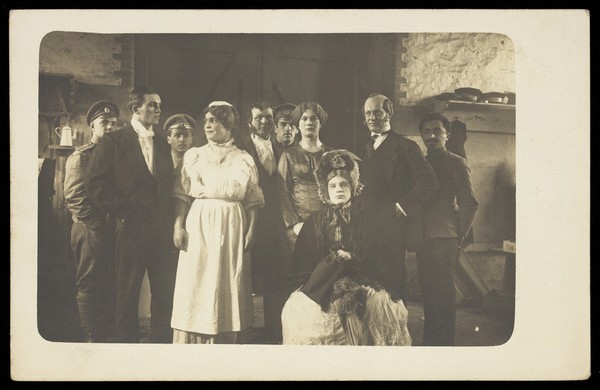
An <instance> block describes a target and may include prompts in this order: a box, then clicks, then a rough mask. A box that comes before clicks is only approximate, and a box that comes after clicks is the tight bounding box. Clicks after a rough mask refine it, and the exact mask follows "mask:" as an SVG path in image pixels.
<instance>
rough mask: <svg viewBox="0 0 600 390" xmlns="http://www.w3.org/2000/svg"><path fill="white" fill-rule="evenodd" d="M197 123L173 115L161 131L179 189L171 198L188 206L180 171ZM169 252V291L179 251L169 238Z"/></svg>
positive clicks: (171, 288)
mask: <svg viewBox="0 0 600 390" xmlns="http://www.w3.org/2000/svg"><path fill="white" fill-rule="evenodd" d="M196 126H197V123H196V121H195V120H194V118H192V117H191V116H189V115H187V114H175V115H172V116H170V117H168V118H167V120H166V121H165V124H164V125H163V129H164V130H165V133H166V134H167V143H168V144H169V145H171V158H172V159H173V176H174V177H175V184H174V187H177V188H179V190H176V191H174V192H173V197H176V198H179V199H181V200H183V201H184V202H186V203H188V204H190V203H191V199H192V198H191V197H185V196H184V195H180V194H183V193H184V192H185V191H184V190H183V187H182V185H183V184H182V182H181V169H182V168H183V156H184V155H185V152H187V151H188V150H189V149H190V148H191V147H192V141H193V133H194V130H195V129H196ZM171 226H175V215H173V219H172V221H171ZM170 241H171V242H170V244H171V251H170V256H171V257H172V260H171V264H175V265H174V266H173V267H169V268H167V269H165V271H167V270H169V271H172V272H171V273H170V274H169V275H168V277H169V283H170V284H172V285H171V286H170V290H171V291H174V289H175V278H176V272H177V266H176V264H177V262H178V261H179V249H178V248H177V247H176V246H175V243H174V240H173V239H172V238H170Z"/></svg>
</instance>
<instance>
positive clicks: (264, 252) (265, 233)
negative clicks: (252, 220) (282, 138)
mask: <svg viewBox="0 0 600 390" xmlns="http://www.w3.org/2000/svg"><path fill="white" fill-rule="evenodd" d="M238 146H239V148H240V149H242V150H245V151H246V152H248V154H250V156H252V158H253V159H254V162H255V163H256V168H257V170H258V185H259V187H260V188H261V189H262V190H263V194H264V197H265V206H264V207H263V208H261V209H260V210H258V216H257V221H256V222H257V226H256V234H255V242H254V248H253V249H252V255H253V259H254V262H255V263H257V264H256V265H257V266H264V265H265V264H267V263H270V262H272V261H274V260H276V257H277V253H278V252H277V240H278V232H277V230H278V229H283V227H284V226H283V220H282V217H281V212H280V208H279V195H278V188H277V186H278V183H277V180H278V178H277V170H275V172H273V174H272V175H269V173H268V172H267V170H266V169H265V168H264V167H263V165H262V163H261V162H260V158H259V157H258V152H257V151H256V146H255V145H254V142H252V138H251V137H250V136H247V137H245V138H243V139H242V140H241V141H240V142H239V143H238ZM281 151H282V149H281V147H280V146H279V145H278V144H277V142H273V153H274V155H275V163H276V164H277V163H278V162H279V157H280V156H281Z"/></svg>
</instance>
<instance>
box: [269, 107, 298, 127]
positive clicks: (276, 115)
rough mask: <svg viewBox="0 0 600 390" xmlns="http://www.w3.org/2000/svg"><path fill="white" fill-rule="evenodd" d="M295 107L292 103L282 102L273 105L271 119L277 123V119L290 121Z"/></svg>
mask: <svg viewBox="0 0 600 390" xmlns="http://www.w3.org/2000/svg"><path fill="white" fill-rule="evenodd" d="M295 108H296V106H295V105H294V104H292V103H283V104H282V105H280V106H277V107H275V108H274V109H273V120H274V121H275V123H277V121H278V120H279V119H286V120H289V121H291V120H292V113H293V112H294V109H295Z"/></svg>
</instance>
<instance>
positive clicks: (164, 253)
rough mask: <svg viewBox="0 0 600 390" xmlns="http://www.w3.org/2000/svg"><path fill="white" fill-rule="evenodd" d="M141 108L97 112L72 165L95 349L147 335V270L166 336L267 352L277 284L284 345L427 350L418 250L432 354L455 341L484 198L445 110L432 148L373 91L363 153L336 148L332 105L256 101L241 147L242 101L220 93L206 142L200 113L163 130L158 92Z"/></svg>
mask: <svg viewBox="0 0 600 390" xmlns="http://www.w3.org/2000/svg"><path fill="white" fill-rule="evenodd" d="M129 109H130V110H131V120H130V122H129V123H128V124H127V125H126V126H124V127H123V128H121V129H117V120H118V118H119V115H120V114H119V110H118V108H117V106H116V105H115V104H114V103H112V102H110V101H100V102H97V103H95V104H94V105H92V107H91V108H90V110H89V111H88V114H87V121H88V125H89V126H90V128H91V130H92V139H91V142H90V143H89V144H88V145H85V146H83V147H81V148H79V149H78V150H76V151H75V152H74V153H73V154H72V155H71V156H70V157H69V159H68V160H67V167H66V176H65V199H66V203H67V206H68V208H69V210H70V211H71V213H72V215H73V222H74V223H73V228H72V235H71V245H72V248H73V252H74V255H75V259H76V262H77V274H76V286H77V304H78V308H79V316H80V322H81V329H82V331H83V338H84V340H85V341H87V342H123V343H136V342H140V326H139V319H138V302H139V298H140V290H141V285H142V280H143V277H144V274H145V273H146V272H147V274H148V279H149V283H150V292H151V331H150V336H149V338H150V341H151V342H156V343H249V342H251V341H252V325H253V318H254V310H253V291H255V290H256V287H257V286H256V284H257V283H260V284H261V286H260V291H261V293H262V296H263V303H264V322H265V339H266V342H268V343H274V344H322V345H325V344H333V345H401V346H402V345H412V344H413V342H412V338H411V336H410V333H409V331H408V327H407V323H408V314H409V313H408V310H407V308H406V306H405V304H404V302H405V300H406V264H405V259H406V253H407V251H416V253H417V260H418V269H419V282H420V286H421V290H422V293H423V306H424V311H425V325H424V334H423V340H422V341H421V342H420V343H418V344H420V345H453V343H454V324H455V303H454V294H455V292H454V284H453V280H452V268H453V266H454V263H455V262H456V259H457V255H458V248H459V247H460V246H461V245H462V243H463V240H464V237H465V236H466V235H467V233H468V232H469V230H470V229H471V226H472V224H473V221H474V218H475V215H476V211H477V208H478V202H477V200H476V198H475V195H474V192H473V188H472V185H471V181H470V170H469V167H468V165H467V163H466V160H465V159H464V158H462V157H460V156H457V155H455V154H453V153H451V152H449V151H448V150H447V149H446V148H445V143H446V141H447V140H448V136H449V133H450V131H451V126H450V123H449V122H448V120H447V119H446V118H445V117H443V116H442V115H440V114H429V115H426V116H425V117H424V118H423V120H422V121H421V124H420V128H419V130H420V133H421V136H422V138H423V141H424V143H425V145H426V146H427V150H428V152H427V155H424V154H423V153H422V152H421V149H420V147H419V146H418V145H417V143H416V142H414V141H412V140H410V139H408V138H406V137H404V136H402V135H400V134H399V133H398V132H396V131H394V130H393V129H391V117H392V115H393V103H392V101H391V100H390V99H388V98H387V97H385V96H384V95H381V94H373V95H370V96H369V97H368V98H367V99H366V101H365V103H364V106H363V115H364V123H365V125H366V127H367V128H368V130H369V132H370V134H371V140H370V141H369V143H368V144H367V146H366V149H365V151H364V154H362V155H361V156H358V155H357V154H361V153H357V154H355V153H352V152H350V151H348V150H344V149H335V148H333V147H330V146H328V145H324V144H323V143H322V142H321V138H320V133H321V130H322V128H323V127H324V126H325V125H326V123H327V113H326V111H325V110H324V109H323V107H321V105H320V104H319V103H317V102H304V103H301V104H299V105H294V104H290V103H286V104H282V105H280V106H278V107H272V106H271V105H270V104H269V103H266V102H258V103H255V104H252V105H251V106H250V107H249V108H248V110H247V112H246V118H245V119H246V121H247V124H248V126H249V128H250V134H249V135H248V136H246V137H242V136H241V134H240V116H239V113H238V111H237V109H236V108H235V107H234V106H233V105H232V104H230V103H228V102H226V101H214V102H212V103H210V104H209V105H208V106H207V107H206V108H205V109H204V112H203V129H204V133H205V135H206V139H207V143H206V144H204V145H202V146H199V147H192V136H193V132H194V130H195V129H196V128H197V124H196V121H195V120H194V119H193V118H192V117H191V116H189V115H187V114H176V115H173V116H171V117H170V118H168V119H167V120H166V121H165V123H164V126H163V127H164V129H163V130H164V131H165V134H166V139H165V138H163V137H162V136H160V135H157V134H155V129H154V126H156V125H157V124H158V122H159V119H160V114H161V99H160V95H159V94H158V93H157V92H156V91H154V90H152V89H149V88H145V87H144V88H137V89H134V90H133V91H132V92H131V93H130V95H129ZM113 257H114V259H112V258H113ZM253 285H254V286H253Z"/></svg>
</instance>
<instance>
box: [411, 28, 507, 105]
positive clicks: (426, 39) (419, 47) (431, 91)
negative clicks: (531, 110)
mask: <svg viewBox="0 0 600 390" xmlns="http://www.w3.org/2000/svg"><path fill="white" fill-rule="evenodd" d="M404 44H405V47H406V48H407V52H406V53H405V55H404V56H403V57H404V61H405V62H406V69H405V70H404V71H403V72H402V73H403V74H402V75H403V76H404V77H406V79H407V84H406V86H405V87H404V89H405V90H406V98H405V99H403V100H404V101H403V102H402V104H406V105H414V104H418V103H419V102H420V101H422V100H423V99H428V98H431V97H434V96H437V95H439V94H441V93H444V92H453V91H454V90H455V89H456V88H460V87H473V88H478V89H480V90H481V91H482V92H484V93H486V92H515V61H514V57H515V53H514V47H513V44H512V41H511V39H510V38H509V37H507V36H505V35H502V34H490V33H411V34H409V37H408V38H406V39H405V40H404Z"/></svg>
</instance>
